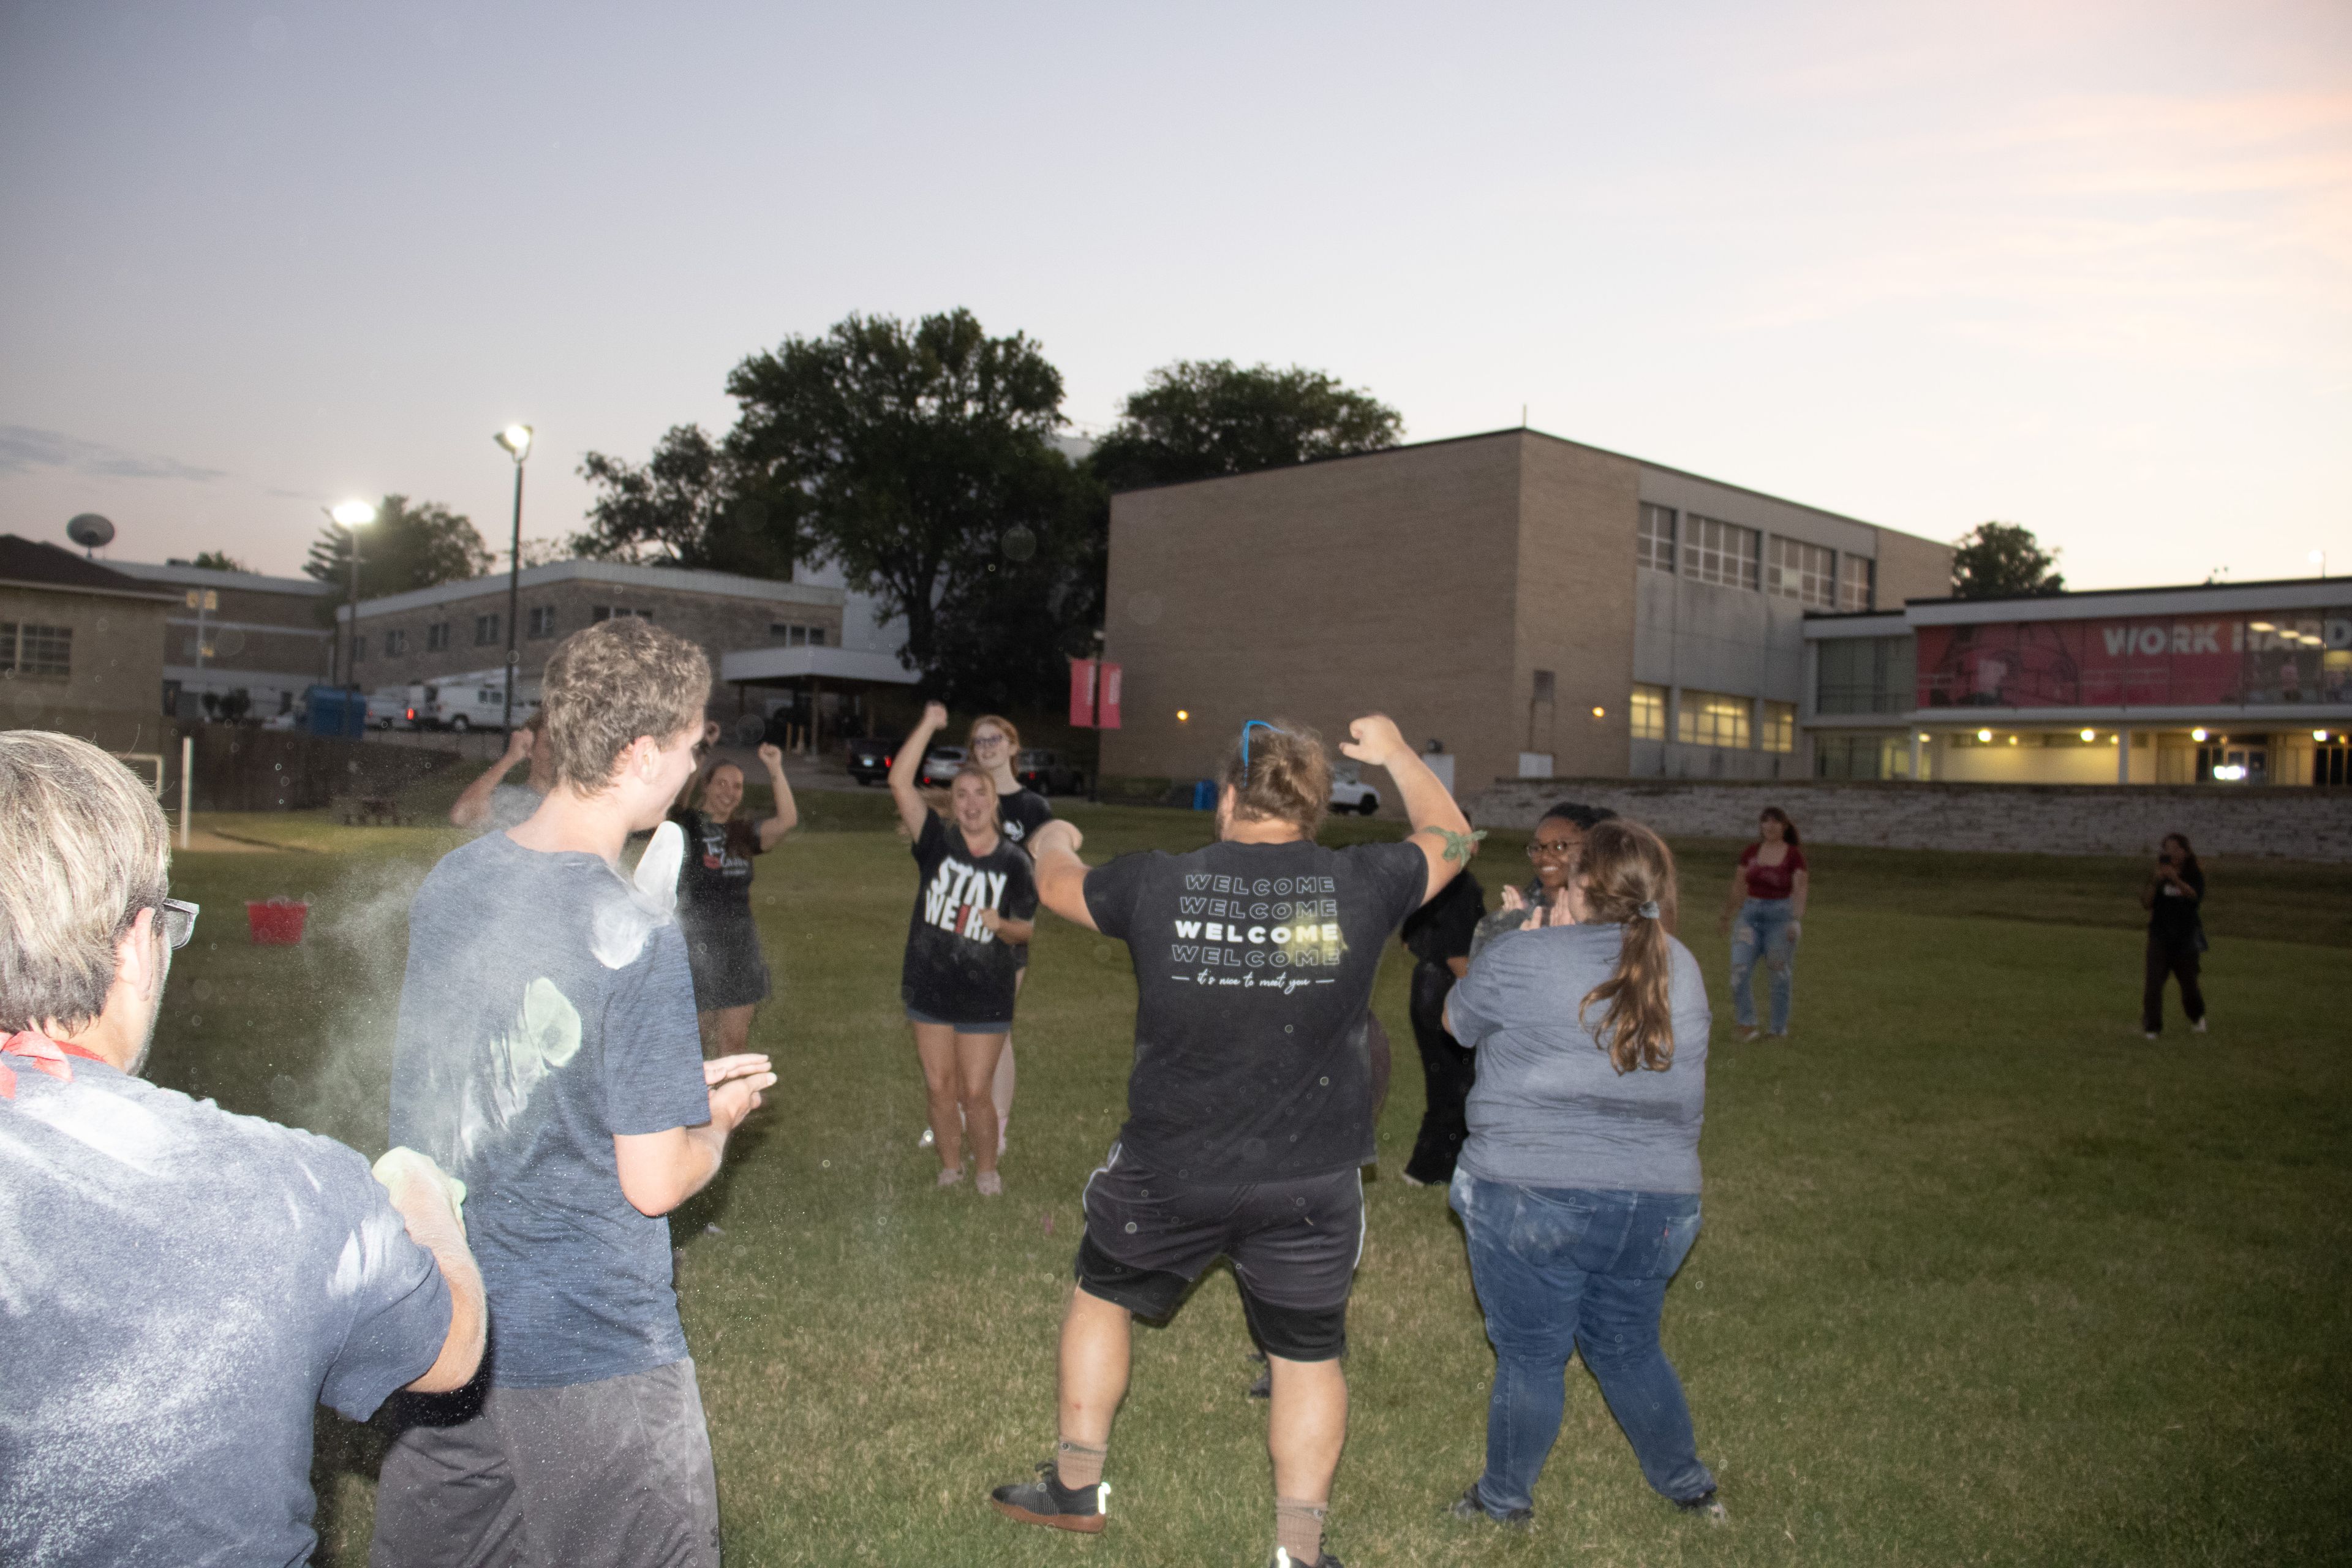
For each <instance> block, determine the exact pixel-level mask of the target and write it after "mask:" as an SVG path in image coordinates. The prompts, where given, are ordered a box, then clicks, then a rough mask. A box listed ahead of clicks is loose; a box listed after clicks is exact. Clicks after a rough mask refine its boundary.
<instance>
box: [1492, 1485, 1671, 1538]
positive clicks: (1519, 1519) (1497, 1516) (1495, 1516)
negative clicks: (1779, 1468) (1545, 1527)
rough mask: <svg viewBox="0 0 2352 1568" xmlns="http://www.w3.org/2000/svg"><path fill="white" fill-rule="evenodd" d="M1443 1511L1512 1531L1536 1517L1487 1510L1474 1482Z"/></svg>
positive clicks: (1524, 1512)
mask: <svg viewBox="0 0 2352 1568" xmlns="http://www.w3.org/2000/svg"><path fill="white" fill-rule="evenodd" d="M1707 1495H1708V1496H1710V1497H1712V1496H1714V1495H1715V1494H1714V1493H1712V1492H1710V1493H1708V1494H1707ZM1445 1511H1446V1512H1448V1513H1450V1514H1452V1515H1453V1516H1454V1518H1456V1519H1458V1520H1460V1521H1463V1522H1464V1523H1465V1524H1476V1523H1478V1522H1480V1521H1489V1522H1492V1523H1495V1524H1500V1525H1507V1526H1508V1527H1509V1528H1510V1529H1513V1530H1525V1529H1526V1528H1527V1527H1528V1523H1529V1522H1530V1521H1533V1520H1534V1518H1535V1516H1536V1510H1533V1509H1531V1508H1512V1509H1505V1510H1503V1511H1502V1512H1501V1513H1496V1511H1495V1510H1492V1509H1490V1508H1488V1507H1487V1506H1486V1500H1485V1499H1483V1498H1481V1497H1480V1496H1479V1495H1478V1483H1477V1482H1476V1481H1472V1482H1471V1483H1470V1484H1469V1485H1468V1486H1467V1487H1465V1488H1464V1489H1463V1490H1462V1495H1461V1496H1460V1497H1458V1498H1455V1499H1454V1505H1453V1506H1452V1507H1451V1508H1449V1509H1447V1510H1445Z"/></svg>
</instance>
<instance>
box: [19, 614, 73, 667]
mask: <svg viewBox="0 0 2352 1568" xmlns="http://www.w3.org/2000/svg"><path fill="white" fill-rule="evenodd" d="M13 629H14V630H15V631H16V637H14V638H13V639H11V640H12V641H13V642H14V643H15V645H16V661H15V664H14V667H13V668H15V669H16V673H17V674H19V675H58V676H69V675H71V674H72V673H73V628H72V627H71V626H34V625H32V624H31V623H29V622H27V623H26V624H25V625H23V626H16V627H15V628H13Z"/></svg>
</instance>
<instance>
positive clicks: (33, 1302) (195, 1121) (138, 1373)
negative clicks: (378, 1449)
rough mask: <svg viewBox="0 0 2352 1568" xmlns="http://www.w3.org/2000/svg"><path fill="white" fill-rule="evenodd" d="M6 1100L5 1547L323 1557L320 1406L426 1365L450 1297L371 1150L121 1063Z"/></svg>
mask: <svg viewBox="0 0 2352 1568" xmlns="http://www.w3.org/2000/svg"><path fill="white" fill-rule="evenodd" d="M9 1062H10V1065H11V1066H12V1067H13V1068H15V1069H16V1094H15V1097H14V1098H13V1099H0V1343H5V1345H6V1347H7V1350H6V1352H5V1363H0V1563H10V1564H16V1565H22V1568H34V1565H37V1564H38V1565H44V1568H63V1565H65V1564H75V1565H80V1564H89V1565H90V1568H98V1565H100V1564H104V1565H106V1568H142V1565H147V1564H152V1565H154V1568H189V1565H192V1564H212V1563H217V1564H232V1563H233V1564H236V1565H238V1568H246V1565H248V1564H254V1563H282V1564H288V1565H289V1568H290V1565H292V1564H297V1563H307V1562H309V1561H310V1552H311V1550H312V1548H313V1546H314V1545H315V1544H316V1537H315V1535H314V1534H313V1533H312V1531H311V1519H312V1514H313V1510H314V1508H315V1506H316V1505H315V1501H314V1500H313V1499H312V1497H311V1494H310V1421H311V1415H312V1413H313V1412H314V1411H315V1410H316V1409H317V1407H318V1406H319V1405H320V1404H322V1403H323V1404H326V1405H331V1406H333V1407H334V1408H335V1409H337V1410H339V1411H341V1412H342V1413H343V1414H344V1415H348V1416H350V1417H351V1418H352V1420H354V1421H363V1420H365V1419H366V1418H367V1417H368V1416H369V1415H371V1414H373V1412H374V1410H375V1408H376V1406H377V1405H380V1404H382V1403H383V1399H384V1397H385V1396H386V1395H387V1394H391V1393H392V1392H393V1391H394V1389H397V1388H399V1387H401V1386H402V1385H403V1384H408V1383H413V1382H415V1380H416V1379H417V1378H419V1377H422V1376H424V1375H425V1372H426V1371H427V1370H429V1369H430V1368H431V1367H432V1365H433V1363H434V1362H435V1361H436V1360H437V1359H438V1358H439V1356H440V1354H441V1346H442V1342H443V1341H444V1340H445V1339H446V1337H447V1335H448V1332H449V1289H448V1287H447V1285H446V1283H444V1281H443V1280H442V1278H441V1270H440V1268H438V1267H437V1266H436V1264H435V1263H434V1261H433V1258H432V1255H431V1254H430V1253H428V1252H426V1251H425V1249H424V1248H423V1247H419V1246H417V1245H416V1244H415V1242H413V1241H411V1240H410V1239H409V1237H408V1231H407V1227H406V1226H405V1225H404V1223H403V1222H402V1220H401V1217H400V1215H399V1212H398V1211H397V1210H395V1209H394V1207H393V1206H392V1203H391V1200H390V1198H389V1197H388V1196H387V1195H386V1194H385V1193H384V1190H383V1187H382V1186H381V1185H379V1184H377V1182H376V1180H375V1178H374V1177H373V1176H371V1175H370V1174H368V1167H367V1162H366V1161H365V1160H363V1159H362V1158H361V1157H360V1156H359V1155H358V1154H356V1153H354V1152H352V1151H351V1150H349V1149H347V1148H345V1147H343V1145H341V1144H340V1143H337V1142H332V1141H331V1140H329V1139H325V1138H320V1137H318V1136H315V1135H314V1134H311V1133H309V1132H302V1131H296V1130H294V1129H292V1128H289V1127H280V1126H278V1125H276V1124H275V1123H273V1122H268V1121H259V1120H257V1119H256V1118H254V1117H250V1116H232V1115H230V1114H228V1113H227V1112H226V1111H224V1110H220V1109H219V1108H218V1107H217V1106H215V1105H214V1104H213V1102H212V1101H210V1100H201V1101H199V1100H190V1099H189V1098H188V1097H187V1096H186V1095H184V1094H179V1093H176V1092H174V1091H173V1090H171V1089H158V1088H156V1087H155V1086H154V1085H153V1084H151V1083H148V1082H147V1081H145V1080H144V1079H136V1078H131V1077H128V1076H126V1075H124V1074H122V1073H120V1072H117V1071H116V1070H115V1069H114V1068H110V1067H109V1066H107V1065H105V1064H104V1063H102V1062H95V1061H89V1060H85V1059H81V1058H74V1059H72V1061H71V1063H70V1066H71V1068H72V1072H73V1080H72V1081H71V1082H70V1083H64V1082H59V1081H58V1079H54V1078H50V1077H48V1076H47V1075H46V1074H43V1073H41V1072H37V1071H34V1070H32V1069H31V1068H30V1067H29V1066H28V1065H27V1064H26V1061H25V1060H24V1059H23V1058H9Z"/></svg>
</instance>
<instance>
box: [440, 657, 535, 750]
mask: <svg viewBox="0 0 2352 1568" xmlns="http://www.w3.org/2000/svg"><path fill="white" fill-rule="evenodd" d="M424 697H425V700H424V701H423V702H422V703H420V704H419V705H418V706H417V710H416V723H417V727H418V728H419V729H423V730H455V731H457V732H458V733H459V734H461V735H462V734H464V733H465V732H466V731H468V730H495V729H497V728H499V726H500V725H501V724H504V723H505V722H506V711H507V676H506V671H504V670H502V669H484V670H477V671H475V672H474V673H472V674H470V675H449V676H444V677H443V678H442V679H439V680H434V681H427V682H426V683H425V687H424ZM538 711H539V683H538V682H537V681H535V680H526V681H524V682H522V683H521V684H520V685H519V686H517V687H516V688H515V705H514V719H515V722H516V723H517V724H522V723H524V722H526V721H529V720H530V716H531V715H532V714H534V713H536V712H538Z"/></svg>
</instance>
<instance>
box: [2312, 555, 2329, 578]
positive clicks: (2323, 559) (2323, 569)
mask: <svg viewBox="0 0 2352 1568" xmlns="http://www.w3.org/2000/svg"><path fill="white" fill-rule="evenodd" d="M2311 562H2312V564H2313V565H2315V566H2316V567H2318V568H2319V574H2320V575H2321V576H2322V577H2325V576H2326V575H2327V552H2326V551H2325V550H2315V551H2313V552H2311Z"/></svg>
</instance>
